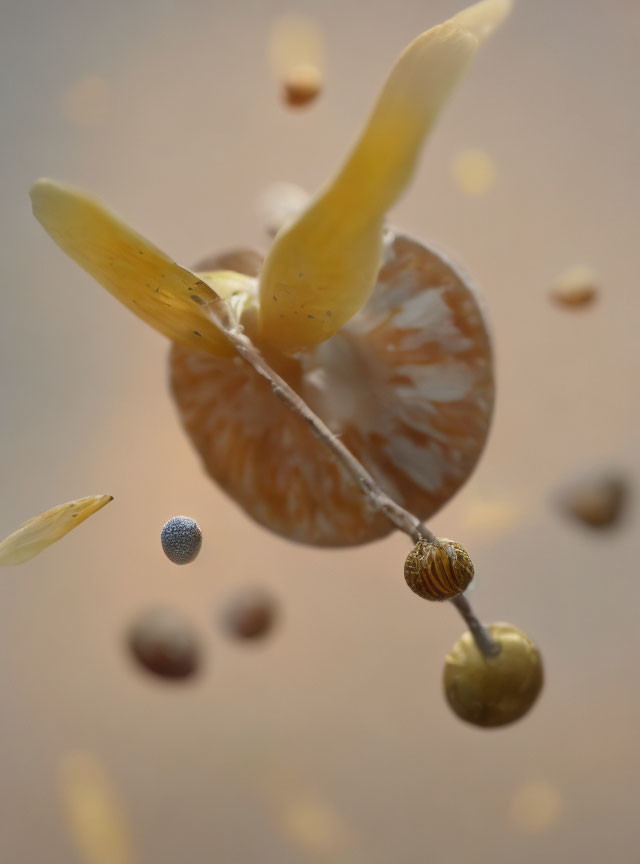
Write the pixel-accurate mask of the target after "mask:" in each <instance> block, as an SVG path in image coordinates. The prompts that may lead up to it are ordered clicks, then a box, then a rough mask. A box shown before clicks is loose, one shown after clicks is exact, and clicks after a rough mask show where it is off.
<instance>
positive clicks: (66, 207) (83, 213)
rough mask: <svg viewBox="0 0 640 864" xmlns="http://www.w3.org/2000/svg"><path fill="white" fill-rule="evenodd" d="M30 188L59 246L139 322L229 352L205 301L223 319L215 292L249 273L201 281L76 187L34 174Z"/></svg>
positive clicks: (241, 281)
mask: <svg viewBox="0 0 640 864" xmlns="http://www.w3.org/2000/svg"><path fill="white" fill-rule="evenodd" d="M30 194H31V201H32V204H33V212H34V215H35V217H36V219H37V220H38V221H39V222H40V224H41V225H42V226H43V227H44V229H45V230H46V231H47V233H48V234H49V235H50V236H51V237H52V238H53V240H54V241H55V242H56V243H57V244H58V246H60V248H61V249H62V250H63V251H64V252H66V253H67V255H69V257H71V258H73V260H74V261H75V262H76V263H77V264H79V265H80V266H81V267H82V268H83V269H84V270H86V271H87V273H89V274H90V275H91V276H93V278H94V279H96V280H97V281H98V282H99V283H100V284H101V285H102V286H103V287H104V288H106V289H107V291H109V293H111V294H113V296H114V297H116V298H117V299H118V300H120V302H121V303H124V305H125V306H127V307H128V308H129V309H130V310H131V311H132V312H134V313H135V314H136V315H138V317H140V318H142V319H143V321H146V322H147V324H150V325H151V326H152V327H154V328H155V329H156V330H159V331H160V333H162V334H164V335H165V336H168V337H169V339H173V340H174V341H175V342H180V343H181V344H182V345H187V346H188V347H190V348H196V349H199V350H201V351H207V352H209V353H211V354H229V353H232V352H233V349H232V348H231V346H230V344H229V342H228V341H227V339H226V338H225V336H224V335H223V334H222V333H221V332H220V330H219V328H218V327H216V325H215V324H214V323H213V321H212V319H211V317H210V308H211V304H216V309H217V311H218V312H219V313H221V314H222V316H223V318H224V316H225V313H226V309H225V304H224V303H223V301H222V300H221V297H220V295H222V294H223V293H224V292H227V293H229V292H232V291H233V290H234V289H237V288H238V286H244V284H245V283H246V282H247V277H245V276H241V275H240V274H235V273H228V272H224V273H220V274H209V276H210V278H209V280H208V281H209V284H207V283H205V282H204V281H203V280H202V279H200V278H199V277H198V276H196V274H195V273H192V272H191V271H190V270H187V269H185V268H184V267H180V266H179V265H178V264H176V263H175V262H174V261H172V260H171V259H170V258H169V257H168V256H167V255H165V254H164V252H161V251H160V249H158V248H156V247H155V246H154V245H153V244H152V243H149V241H148V240H145V238H144V237H141V236H140V235H139V234H137V233H136V232H135V231H133V230H132V229H131V228H129V227H128V226H127V225H125V223H124V222H122V221H121V220H120V219H119V218H118V217H117V216H115V215H114V214H113V213H111V212H110V211H109V210H108V209H107V208H106V207H104V206H103V205H102V204H101V203H100V202H99V201H98V200H96V199H95V198H93V197H91V196H90V195H87V194H86V193H85V192H82V191H81V190H79V189H74V188H73V187H71V186H67V185H63V184H61V183H55V182H53V181H52V180H38V181H37V182H36V183H35V184H34V185H33V186H32V187H31V191H30ZM249 281H250V280H249ZM207 307H209V309H208V308H207Z"/></svg>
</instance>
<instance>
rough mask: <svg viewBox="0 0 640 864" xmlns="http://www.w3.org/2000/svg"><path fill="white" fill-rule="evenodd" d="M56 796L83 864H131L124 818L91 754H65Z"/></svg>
mask: <svg viewBox="0 0 640 864" xmlns="http://www.w3.org/2000/svg"><path fill="white" fill-rule="evenodd" d="M60 792H61V797H62V805H63V808H64V813H65V818H66V821H67V825H68V828H69V833H70V834H71V837H72V838H73V841H74V843H75V845H76V848H77V849H78V852H79V853H80V855H81V858H82V861H83V862H84V864H134V861H135V856H134V853H133V850H132V843H131V839H130V836H129V829H128V827H127V823H126V820H125V818H124V814H123V813H122V810H121V807H120V803H119V801H118V798H117V795H116V793H115V791H114V789H113V787H112V785H111V783H110V781H109V777H108V776H107V774H106V771H105V769H104V767H103V765H102V764H101V763H100V762H99V761H98V759H96V757H95V756H93V755H92V754H91V753H84V752H82V751H73V752H70V753H66V754H65V755H64V756H63V758H62V759H61V762H60Z"/></svg>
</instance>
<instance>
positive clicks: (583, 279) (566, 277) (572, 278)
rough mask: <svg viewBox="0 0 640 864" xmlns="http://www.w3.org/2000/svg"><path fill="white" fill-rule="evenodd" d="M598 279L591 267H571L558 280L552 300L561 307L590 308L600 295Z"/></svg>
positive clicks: (552, 293)
mask: <svg viewBox="0 0 640 864" xmlns="http://www.w3.org/2000/svg"><path fill="white" fill-rule="evenodd" d="M597 285H598V277H597V275H596V274H595V272H594V271H593V270H591V268H589V267H579V266H576V267H570V268H569V269H568V270H565V272H564V273H562V274H561V275H560V276H559V277H558V279H557V280H556V283H555V285H554V287H553V290H552V292H551V298H552V299H553V300H554V301H555V302H556V303H557V304H558V305H560V306H565V307H568V308H574V309H577V308H580V307H584V306H589V305H590V304H591V303H593V301H594V300H595V299H596V296H597V293H598V288H597Z"/></svg>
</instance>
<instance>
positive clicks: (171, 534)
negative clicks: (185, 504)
mask: <svg viewBox="0 0 640 864" xmlns="http://www.w3.org/2000/svg"><path fill="white" fill-rule="evenodd" d="M160 539H161V541H162V548H163V549H164V554H165V555H166V556H167V558H168V559H169V560H170V561H173V563H174V564H189V563H190V562H191V561H193V560H194V559H195V558H197V556H198V552H199V551H200V547H201V546H202V531H201V530H200V526H199V525H198V523H197V522H196V521H195V520H194V519H189V517H188V516H174V517H173V519H169V521H168V522H166V523H165V524H164V526H163V528H162V533H161V535H160Z"/></svg>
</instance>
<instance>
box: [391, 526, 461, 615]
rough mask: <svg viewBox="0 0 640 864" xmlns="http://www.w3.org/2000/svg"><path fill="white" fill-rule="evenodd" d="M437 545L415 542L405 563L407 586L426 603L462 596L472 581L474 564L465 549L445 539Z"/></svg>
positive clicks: (426, 541)
mask: <svg viewBox="0 0 640 864" xmlns="http://www.w3.org/2000/svg"><path fill="white" fill-rule="evenodd" d="M439 543H440V544H441V545H436V544H435V543H430V542H429V541H428V540H418V542H417V543H416V545H415V546H414V548H413V549H412V550H411V552H409V554H408V555H407V560H406V561H405V562H404V578H405V580H406V582H407V585H408V586H409V588H411V590H412V591H415V593H416V594H419V595H420V597H424V598H425V600H450V599H451V598H452V597H456V596H457V595H458V594H462V592H463V591H464V590H465V589H466V588H467V586H468V585H469V583H470V582H471V580H472V579H473V563H472V561H471V558H469V556H468V555H467V552H466V550H465V549H464V548H463V547H462V546H461V545H460V544H459V543H455V542H454V541H453V540H447V539H446V538H444V537H443V538H441V539H440V540H439Z"/></svg>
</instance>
